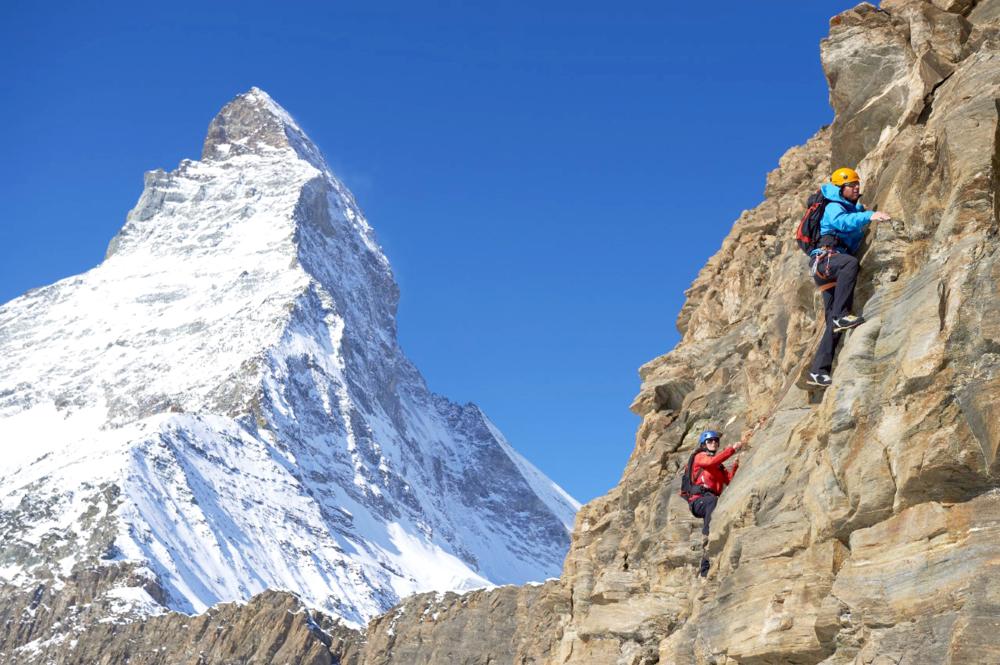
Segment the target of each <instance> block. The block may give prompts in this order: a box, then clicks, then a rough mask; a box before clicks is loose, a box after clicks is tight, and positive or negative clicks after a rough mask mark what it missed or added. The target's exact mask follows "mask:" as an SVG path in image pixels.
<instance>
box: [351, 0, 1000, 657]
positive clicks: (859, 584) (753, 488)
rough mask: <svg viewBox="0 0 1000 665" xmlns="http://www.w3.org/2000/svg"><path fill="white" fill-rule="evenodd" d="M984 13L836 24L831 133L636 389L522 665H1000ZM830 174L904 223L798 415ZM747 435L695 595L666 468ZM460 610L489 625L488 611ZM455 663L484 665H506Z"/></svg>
mask: <svg viewBox="0 0 1000 665" xmlns="http://www.w3.org/2000/svg"><path fill="white" fill-rule="evenodd" d="M998 6H1000V2H997V1H996V0H992V1H989V2H978V3H974V2H962V1H944V0H942V1H935V2H933V3H932V2H924V1H916V0H892V1H889V0H887V1H886V2H884V3H883V4H882V6H881V7H879V8H876V7H874V6H872V5H869V4H862V5H859V6H858V7H856V8H855V9H852V10H850V11H847V12H844V13H843V14H841V15H839V16H837V17H835V18H834V19H833V20H832V21H831V29H830V35H829V37H828V38H827V39H825V40H824V41H823V43H822V47H821V51H822V59H823V66H824V69H825V71H826V75H827V79H828V81H829V84H830V99H831V103H832V105H833V106H834V109H835V111H836V118H835V120H834V122H833V124H832V125H831V126H830V127H829V128H825V129H823V130H821V131H820V132H818V133H817V134H816V135H815V136H814V137H813V138H812V139H810V140H809V141H808V142H807V143H806V144H805V145H803V146H800V147H797V148H793V149H791V150H789V151H788V152H787V153H786V154H785V155H784V156H783V157H782V159H781V161H780V163H779V165H778V168H777V169H776V170H775V171H774V172H772V173H771V174H769V176H768V179H767V187H766V190H765V196H766V198H765V200H764V202H762V203H761V204H760V205H758V206H757V207H756V208H754V209H753V210H750V211H747V212H745V213H743V214H742V215H741V216H740V218H739V219H738V220H736V223H735V224H734V226H733V229H732V231H731V232H730V234H729V236H728V237H727V238H726V239H725V240H724V241H723V243H722V247H721V248H720V250H719V251H718V252H717V253H716V254H715V256H713V257H712V258H711V259H710V260H709V261H708V263H707V264H706V266H705V267H704V268H703V269H702V271H701V272H700V274H699V275H698V277H697V279H696V280H695V281H694V283H693V284H692V286H691V288H690V289H689V290H688V291H687V302H686V304H685V305H684V307H683V309H682V310H681V312H680V315H679V317H678V321H677V325H678V328H679V329H680V331H681V332H682V334H683V338H682V340H681V342H680V343H679V344H678V345H677V347H676V348H675V349H674V350H672V351H671V352H670V353H668V354H666V355H665V356H662V357H660V358H656V359H655V360H653V361H651V362H649V363H647V364H646V365H645V366H643V367H642V368H641V370H640V376H641V378H642V387H641V390H640V392H639V395H638V396H637V397H636V399H635V401H634V402H633V404H632V409H633V411H635V412H636V413H637V414H639V415H640V416H641V417H642V419H643V420H642V424H641V425H640V427H639V430H638V432H637V436H636V446H635V450H634V452H633V454H632V456H631V458H630V459H629V461H628V464H627V466H626V469H625V473H624V475H623V477H622V480H621V482H620V483H619V485H618V486H617V487H615V488H614V489H613V490H612V491H611V492H610V493H609V494H608V495H607V496H604V497H601V498H599V499H597V500H595V501H593V502H591V503H590V504H588V505H587V506H584V508H583V509H582V510H581V511H580V513H579V514H578V515H577V521H576V526H575V529H574V533H573V540H572V544H571V548H570V552H569V555H568V556H567V559H566V564H565V567H564V571H563V575H562V577H561V578H560V580H559V582H558V586H561V587H562V588H563V589H564V590H565V591H564V592H565V593H567V594H569V600H570V602H569V604H568V605H567V608H568V609H567V611H565V612H563V613H559V614H557V616H558V620H555V621H550V623H549V624H548V625H530V626H528V627H527V628H526V629H521V630H527V631H528V633H521V632H516V633H515V635H514V637H513V643H517V644H518V645H519V646H518V647H517V649H518V650H517V652H516V653H518V654H521V660H519V661H515V662H519V663H536V664H539V665H540V664H542V663H544V664H546V665H556V664H570V663H573V664H580V665H583V664H602V665H603V664H608V665H611V664H614V665H651V664H652V663H672V664H673V663H678V664H683V665H689V664H697V665H708V664H713V665H735V664H739V665H751V664H754V665H763V664H774V665H779V664H780V665H785V664H789V663H803V664H804V663H823V664H824V665H834V664H836V665H846V664H848V663H853V664H856V665H873V664H876V663H877V664H879V665H882V664H883V663H885V664H887V663H895V664H897V665H898V664H900V663H918V664H923V663H982V664H986V663H997V662H1000V655H998V654H997V649H998V648H1000V647H998V646H997V645H998V644H1000V640H997V639H996V635H997V634H998V632H997V629H998V628H1000V604H998V601H1000V578H998V576H997V574H996V570H995V569H996V567H997V565H998V563H997V562H998V561H1000V538H998V537H997V529H998V514H1000V492H998V490H997V487H998V486H1000V461H998V446H1000V343H998V340H1000V301H998V300H997V297H996V293H997V287H996V284H997V283H998V279H1000V256H998V254H997V250H996V246H997V239H998V233H1000V210H998V207H997V196H998V194H1000V184H998V183H1000V138H998V132H1000V127H998V102H997V100H998V98H1000V51H998V44H1000V39H998V35H1000V24H998V22H997V20H998V14H1000V9H998ZM842 165H852V166H854V165H857V168H858V170H859V171H860V173H861V175H862V178H863V179H864V191H865V195H866V196H865V199H864V200H865V201H866V202H867V203H868V205H869V206H872V205H874V206H877V207H878V209H879V210H884V211H886V212H888V213H890V214H891V215H892V217H893V221H892V222H891V223H883V224H880V225H875V226H874V227H873V228H871V229H870V231H869V233H868V239H867V241H866V243H865V245H864V248H863V253H862V261H861V266H862V270H861V277H860V280H859V287H858V289H857V293H856V309H857V310H858V311H863V313H864V315H865V316H866V318H867V319H868V320H869V322H868V323H866V324H865V325H864V326H862V327H860V328H858V329H857V330H855V331H853V332H852V333H850V334H849V335H847V337H846V342H845V343H844V344H843V345H842V348H841V350H840V354H839V359H838V364H837V367H836V368H835V377H834V380H835V383H834V386H833V387H832V388H830V389H829V390H828V391H827V392H826V394H822V395H819V394H817V395H812V394H810V393H807V392H805V391H804V390H802V389H800V388H799V387H798V386H797V384H798V383H799V379H800V378H801V376H802V375H803V372H804V371H805V369H806V367H807V365H808V362H809V360H810V359H811V356H812V353H813V351H814V349H815V346H816V344H817V342H818V338H819V334H820V332H821V317H822V307H821V301H820V298H819V296H818V294H817V293H816V291H815V289H814V287H813V286H812V283H811V281H810V280H809V278H808V275H807V273H806V265H805V259H804V257H803V256H802V255H801V253H799V250H798V249H797V248H796V246H795V245H794V242H793V240H792V230H793V228H794V225H795V223H796V221H797V218H798V216H799V215H800V214H801V210H802V204H803V201H804V200H805V198H806V196H807V195H808V194H809V192H811V191H813V190H815V189H816V188H817V187H818V186H819V184H821V183H822V182H823V181H824V180H825V179H826V178H827V177H828V174H829V173H830V171H831V170H832V168H831V167H837V166H842ZM759 419H763V425H762V426H761V427H760V428H759V430H758V431H757V433H756V434H755V435H754V437H753V438H752V440H751V445H750V447H749V450H748V451H747V452H746V453H745V454H744V455H742V457H743V458H744V459H743V460H742V464H741V467H740V471H739V474H738V475H737V477H736V480H735V481H734V483H733V484H732V485H731V486H730V488H729V489H728V490H727V491H726V492H725V493H724V494H723V496H722V498H721V500H720V503H719V508H718V510H717V511H716V513H715V517H714V519H713V532H712V534H711V537H710V539H709V542H708V551H709V555H710V557H711V560H712V564H713V565H712V570H711V573H710V575H709V577H708V579H707V580H705V581H700V580H699V579H698V578H697V577H696V575H695V570H696V564H697V562H698V560H699V558H700V554H701V542H700V541H701V536H700V531H699V521H698V520H696V519H695V518H692V517H691V515H690V513H689V512H688V509H687V506H686V505H685V504H684V502H683V501H682V500H681V499H680V497H678V495H677V490H678V484H679V478H678V476H679V469H680V466H681V464H683V462H684V461H685V460H686V459H687V456H688V454H689V452H690V450H691V449H692V447H693V446H694V445H695V443H696V438H697V434H698V432H699V431H701V430H702V429H705V428H708V427H712V428H713V429H720V430H722V431H723V432H724V435H725V439H726V440H728V441H730V442H733V441H735V440H736V438H737V437H738V436H739V434H740V433H741V431H743V430H745V429H746V428H748V427H750V426H751V425H752V424H753V423H756V422H758V420H759ZM504 593H505V594H507V595H509V594H511V593H512V592H510V591H505V592H504ZM550 593H553V594H558V590H557V589H555V588H554V589H552V590H551V591H550ZM466 598H467V603H468V605H469V606H470V608H469V609H468V610H467V611H473V612H478V613H481V612H484V611H488V608H489V607H490V604H491V603H493V602H495V601H494V597H493V596H492V595H491V594H488V593H487V594H482V595H480V596H478V597H475V598H473V597H472V596H468V597H466ZM452 604H454V601H453V602H452ZM424 611H426V612H431V613H433V612H435V611H436V606H435V605H431V606H429V607H427V608H425V610H424ZM505 612H506V610H504V611H503V612H500V613H498V615H497V617H496V620H497V621H501V620H506V614H505ZM501 615H502V616H503V617H504V618H503V619H501ZM455 620H458V617H455ZM440 623H441V619H439V622H438V625H437V626H436V627H435V631H436V632H437V634H438V635H449V639H451V638H450V636H451V635H453V634H454V632H453V631H452V630H451V629H449V628H447V627H445V626H442V625H440ZM394 630H395V631H397V632H398V631H400V630H408V629H407V628H406V623H405V616H403V617H399V619H398V621H397V622H396V623H395V626H394ZM385 631H386V628H385V625H384V623H380V622H376V623H373V624H371V625H370V626H369V641H368V643H367V646H366V648H365V650H363V652H362V656H361V662H362V663H380V664H381V663H386V664H388V663H393V664H395V663H400V664H402V663H407V662H425V661H421V660H412V661H411V660H407V659H406V658H393V657H392V655H391V654H390V653H388V652H387V651H385V650H384V649H382V648H381V647H380V646H379V645H380V644H381V642H380V640H381V639H382V637H381V636H382V635H384V633H385ZM503 639H504V640H508V638H507V637H506V636H505V637H504V638H503ZM525 641H527V642H528V644H529V647H528V648H525V646H524V644H525ZM432 644H436V642H433V641H432V642H430V643H428V642H420V643H418V641H415V642H413V643H412V644H411V645H410V648H411V649H414V650H415V651H411V652H410V654H409V655H408V657H413V656H412V655H413V654H415V653H416V654H424V653H427V651H426V650H427V649H428V648H429V647H430V646H431V645H432ZM531 645H538V646H539V647H541V646H542V645H544V649H540V650H536V651H532V649H531V648H530V646H531ZM553 645H554V646H553ZM451 646H452V648H455V649H457V648H458V647H456V646H455V645H454V643H451ZM461 648H462V649H464V650H465V653H469V651H470V650H473V651H474V650H475V649H477V648H478V649H479V652H478V653H479V654H480V655H481V658H480V659H479V661H475V660H474V659H473V660H469V662H492V661H490V660H489V658H488V655H491V654H493V653H494V652H496V650H497V649H498V644H496V643H489V640H488V639H483V640H479V639H466V640H465V641H464V643H463V645H462V647H461ZM511 653H515V652H514V651H513V650H512V651H511V652H509V653H508V654H507V655H508V657H509V655H510V654H511ZM466 658H468V656H466ZM463 662H465V661H463ZM497 662H509V661H497Z"/></svg>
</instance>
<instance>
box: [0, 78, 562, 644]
mask: <svg viewBox="0 0 1000 665" xmlns="http://www.w3.org/2000/svg"><path fill="white" fill-rule="evenodd" d="M398 299H399V289H398V287H397V285H396V282H395V280H394V278H393V275H392V270H391V267H390V265H389V262H388V260H387V258H386V257H385V255H384V254H383V252H382V250H381V248H380V247H379V245H378V242H377V240H376V238H375V234H374V231H373V230H372V228H371V226H370V225H369V224H368V222H367V221H366V219H365V217H364V216H363V215H362V213H361V210H360V209H359V207H358V205H357V203H356V202H355V200H354V198H353V196H352V195H351V193H350V192H349V191H348V190H347V188H346V187H345V186H344V185H343V184H342V183H341V182H340V181H339V180H338V179H337V178H336V176H335V175H334V174H333V173H332V171H331V170H330V167H329V166H328V164H327V162H326V161H325V159H324V158H323V156H322V154H321V152H320V151H319V149H318V148H317V147H316V146H315V144H313V142H312V141H311V140H310V139H309V138H308V137H307V136H306V134H305V133H304V132H303V131H302V129H301V128H300V127H299V125H298V124H297V123H296V122H295V120H294V119H293V118H292V117H291V116H290V115H289V114H288V113H287V112H286V111H285V110H284V109H282V108H281V107H280V106H279V105H278V104H277V103H276V102H275V101H274V100H272V99H271V98H270V97H269V96H268V95H267V94H266V93H265V92H264V91H262V90H260V89H257V88H253V89H251V90H250V91H249V92H247V93H244V94H242V95H239V96H238V97H236V98H235V99H234V100H233V101H231V102H230V103H229V104H227V105H226V106H225V107H224V108H223V109H222V111H221V112H220V113H219V114H218V115H217V116H216V117H215V119H214V120H212V122H211V124H210V126H209V130H208V135H207V137H206V140H205V144H204V148H203V151H202V155H201V159H200V160H184V161H182V162H181V164H180V165H179V166H178V168H177V169H176V170H174V171H172V172H165V171H162V170H157V171H152V172H150V173H147V174H146V178H145V187H144V190H143V193H142V195H141V196H140V198H139V201H138V203H137V204H136V206H135V208H134V209H133V210H132V211H131V212H130V213H129V214H128V217H127V220H126V223H125V225H124V227H123V228H122V229H121V231H120V232H119V233H118V235H117V236H116V237H115V238H114V239H113V240H112V241H111V243H110V245H109V248H108V253H107V256H106V257H105V260H104V261H103V262H102V263H101V264H100V265H98V266H97V267H95V268H93V269H92V270H90V271H88V272H86V273H83V274H81V275H77V276H74V277H70V278H67V279H64V280H62V281H60V282H57V283H55V284H52V285H50V286H46V287H43V288H40V289H35V290H33V291H30V292H28V293H26V294H25V295H23V296H21V297H19V298H17V299H15V300H13V301H11V302H9V303H7V304H5V305H3V306H2V307H0V446H2V450H3V454H2V457H0V538H2V541H0V542H2V545H0V585H11V586H16V587H19V588H29V587H30V585H33V584H38V583H39V582H40V581H41V582H43V583H46V584H52V585H59V584H61V583H62V581H64V580H66V579H68V578H69V577H70V576H71V575H73V574H74V572H75V571H79V570H82V569H83V568H90V569H93V568H95V567H98V568H99V567H102V566H104V567H108V566H116V567H118V568H121V567H123V566H124V567H125V568H127V570H128V571H129V573H128V574H127V575H116V576H115V577H114V579H115V582H114V585H113V588H109V589H108V590H107V591H106V592H105V596H106V599H107V600H108V601H113V604H114V606H115V607H117V608H119V611H120V612H121V613H123V614H128V613H133V614H135V613H139V614H150V613H158V612H163V611H166V610H176V611H181V612H187V613H198V612H201V611H204V610H205V609H206V608H208V607H210V606H211V605H214V604H216V603H219V602H224V601H233V600H245V599H247V598H249V597H250V596H252V595H254V594H255V593H258V592H260V591H262V590H264V589H284V590H288V591H291V592H293V593H295V594H296V595H298V596H299V597H300V598H302V599H303V601H304V602H306V603H307V604H308V605H310V606H312V607H315V608H317V609H320V610H323V611H325V612H328V613H330V614H332V615H334V616H337V617H340V618H341V619H343V620H344V621H345V622H346V623H348V624H350V625H355V626H357V625H361V624H363V623H365V622H367V621H368V620H369V619H371V618H372V617H374V616H376V615H378V614H380V613H381V612H383V611H385V610H386V609H388V608H389V607H390V606H392V605H393V604H395V603H396V602H397V601H398V600H400V599H401V598H403V597H405V596H407V595H409V594H412V593H415V592H421V591H429V590H438V591H444V590H459V591H460V590H466V589H470V588H475V587H482V586H489V585H498V584H508V583H523V582H526V581H531V580H541V579H545V578H547V577H552V576H556V575H558V574H559V572H560V569H561V565H562V560H563V557H564V556H565V553H566V550H567V548H568V544H569V531H570V529H571V528H572V522H573V519H574V516H575V513H576V511H577V509H578V508H579V504H578V503H577V502H576V501H575V500H574V499H573V498H572V497H570V496H569V495H568V494H567V493H566V492H565V491H563V490H562V489H561V488H560V487H558V486H557V485H556V484H555V483H553V482H552V481H551V480H550V479H548V478H547V477H546V476H545V475H544V474H542V473H541V472H540V471H539V470H538V469H536V468H535V467H534V466H532V465H531V464H530V462H528V461H527V460H526V459H525V458H524V457H522V456H521V455H519V454H518V453H517V452H516V451H515V450H514V449H513V448H512V447H511V445H510V444H509V443H508V442H507V441H506V440H505V438H504V436H503V435H502V433H501V432H500V431H499V430H498V429H497V427H496V426H495V425H494V424H493V423H492V422H490V420H489V419H488V418H487V417H486V415H485V414H484V413H483V412H482V411H481V410H480V409H479V408H478V407H476V406H475V405H473V404H466V405H459V404H455V403H453V402H451V401H449V400H448V399H446V398H444V397H442V396H440V395H437V394H435V393H433V392H431V391H430V390H429V388H428V387H427V385H426V383H425V381H424V379H423V378H422V377H421V375H420V373H419V371H418V370H417V369H416V368H415V367H414V366H413V364H412V363H411V362H410V361H409V360H408V359H407V358H406V356H405V355H404V354H403V351H402V350H401V348H400V346H399V343H398V341H397V335H396V318H395V317H396V306H397V302H398Z"/></svg>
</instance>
